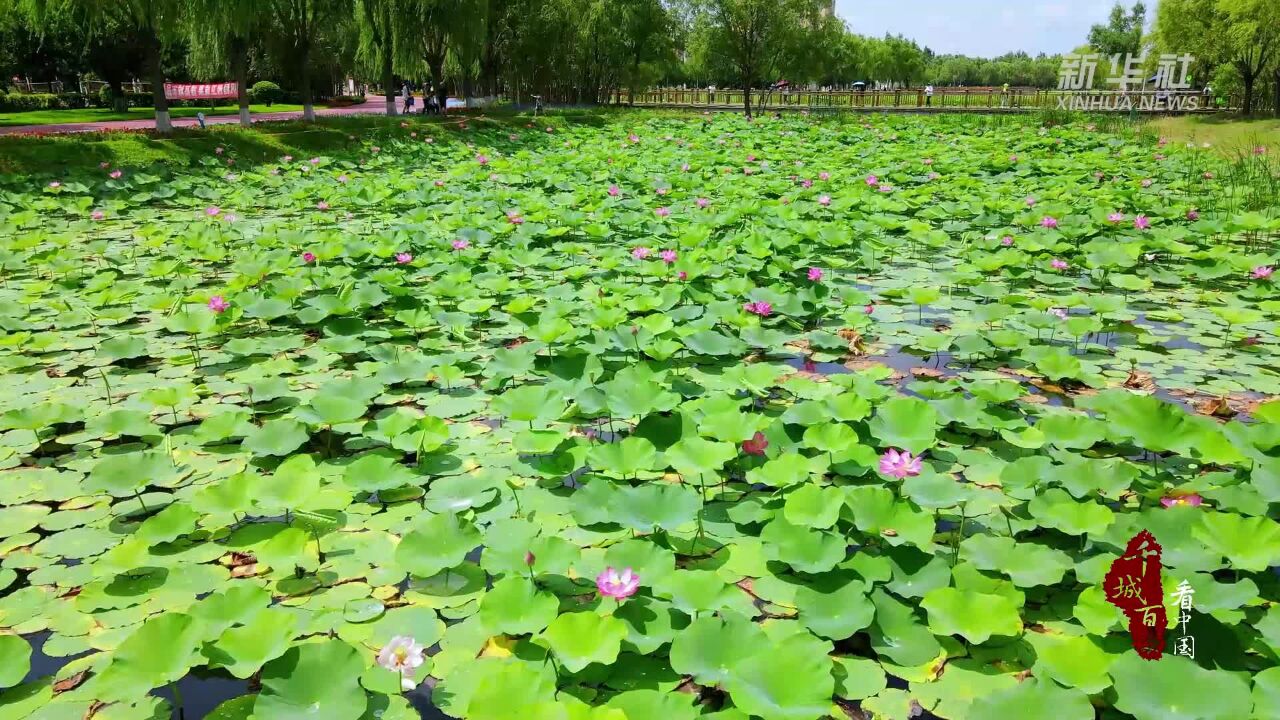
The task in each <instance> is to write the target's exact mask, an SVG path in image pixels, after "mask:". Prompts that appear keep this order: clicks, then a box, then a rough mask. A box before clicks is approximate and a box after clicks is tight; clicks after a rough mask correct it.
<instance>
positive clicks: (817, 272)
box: [809, 267, 822, 282]
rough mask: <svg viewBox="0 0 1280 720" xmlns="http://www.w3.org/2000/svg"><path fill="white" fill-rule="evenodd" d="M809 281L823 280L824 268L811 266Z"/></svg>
mask: <svg viewBox="0 0 1280 720" xmlns="http://www.w3.org/2000/svg"><path fill="white" fill-rule="evenodd" d="M809 281H810V282H821V281H822V268H816V267H811V268H809Z"/></svg>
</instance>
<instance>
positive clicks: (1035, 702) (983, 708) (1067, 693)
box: [969, 680, 1094, 720]
mask: <svg viewBox="0 0 1280 720" xmlns="http://www.w3.org/2000/svg"><path fill="white" fill-rule="evenodd" d="M1010 713H1012V714H1013V715H1016V716H1018V717H1026V718H1034V719H1035V720H1058V718H1064V719H1066V720H1089V718H1092V717H1093V716H1094V709H1093V705H1091V704H1090V703H1089V696H1087V695H1085V694H1084V693H1082V692H1080V691H1078V690H1066V689H1063V688H1060V687H1058V686H1056V685H1054V684H1053V683H1051V682H1048V681H1039V680H1028V681H1025V682H1021V683H1018V684H1017V685H1015V686H1014V687H1013V688H1010V689H1007V690H998V691H996V692H994V693H992V694H990V695H985V696H982V697H979V698H977V699H976V700H974V701H973V704H972V705H970V706H969V715H970V717H1007V716H1009V714H1010Z"/></svg>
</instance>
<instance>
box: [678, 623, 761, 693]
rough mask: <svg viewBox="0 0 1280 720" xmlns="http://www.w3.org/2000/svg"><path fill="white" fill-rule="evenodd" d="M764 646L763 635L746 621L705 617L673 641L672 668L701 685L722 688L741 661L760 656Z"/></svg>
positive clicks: (756, 627)
mask: <svg viewBox="0 0 1280 720" xmlns="http://www.w3.org/2000/svg"><path fill="white" fill-rule="evenodd" d="M764 642H765V636H764V632H763V631H762V630H761V629H760V627H759V626H758V625H756V624H755V623H753V622H751V621H750V620H748V619H746V618H743V617H740V616H738V615H733V614H730V615H727V616H725V617H715V616H703V617H700V618H696V619H694V621H693V622H692V623H690V624H689V626H688V627H687V628H685V629H684V630H682V631H680V633H678V634H677V635H676V637H675V639H674V640H672V641H671V667H672V668H673V669H674V670H675V671H676V672H678V673H680V674H682V675H692V676H693V678H694V679H695V680H697V681H698V683H699V684H702V685H716V684H720V683H723V682H724V681H725V680H726V679H727V678H728V677H729V675H730V674H731V673H732V672H733V669H734V667H735V666H736V664H737V662H738V660H739V659H740V658H743V657H747V656H750V655H751V654H752V653H755V652H757V651H758V650H759V648H760V646H761V644H762V643H764Z"/></svg>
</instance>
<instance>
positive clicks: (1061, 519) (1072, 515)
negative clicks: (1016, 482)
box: [1027, 488, 1115, 535]
mask: <svg viewBox="0 0 1280 720" xmlns="http://www.w3.org/2000/svg"><path fill="white" fill-rule="evenodd" d="M1027 510H1028V512H1030V513H1031V516H1032V517H1034V518H1035V519H1036V520H1038V521H1040V523H1041V524H1043V525H1044V526H1045V527H1051V528H1054V529H1056V530H1061V531H1062V532H1064V533H1066V534H1068V535H1099V534H1101V533H1102V532H1104V531H1105V530H1106V529H1107V526H1109V525H1110V524H1111V522H1112V519H1113V518H1114V516H1115V513H1113V512H1111V509H1110V508H1108V507H1106V506H1105V505H1098V504H1097V503H1093V502H1089V501H1080V500H1076V499H1074V498H1072V497H1071V496H1070V495H1068V494H1067V492H1066V491H1065V490H1058V489H1056V488H1054V489H1050V490H1046V491H1044V492H1043V493H1041V494H1039V495H1037V496H1035V497H1034V498H1032V499H1031V502H1030V503H1029V504H1028V505H1027Z"/></svg>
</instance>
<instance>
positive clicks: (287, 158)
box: [280, 155, 293, 163]
mask: <svg viewBox="0 0 1280 720" xmlns="http://www.w3.org/2000/svg"><path fill="white" fill-rule="evenodd" d="M280 162H284V163H291V162H293V156H292V155H285V156H284V157H282V158H280Z"/></svg>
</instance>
